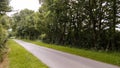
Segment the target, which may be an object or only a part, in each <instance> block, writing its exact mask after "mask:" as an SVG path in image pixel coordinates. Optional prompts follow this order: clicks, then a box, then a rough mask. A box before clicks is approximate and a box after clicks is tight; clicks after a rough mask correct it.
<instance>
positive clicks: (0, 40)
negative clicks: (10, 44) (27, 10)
mask: <svg viewBox="0 0 120 68" xmlns="http://www.w3.org/2000/svg"><path fill="white" fill-rule="evenodd" d="M10 10H11V8H10V6H9V0H0V62H1V61H2V60H3V55H4V53H5V52H6V51H5V48H6V46H5V43H6V41H7V38H8V31H7V30H8V29H9V28H10V23H9V21H10V17H8V16H7V15H6V12H8V11H10Z"/></svg>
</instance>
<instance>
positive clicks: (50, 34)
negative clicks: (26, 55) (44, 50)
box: [13, 0, 120, 51]
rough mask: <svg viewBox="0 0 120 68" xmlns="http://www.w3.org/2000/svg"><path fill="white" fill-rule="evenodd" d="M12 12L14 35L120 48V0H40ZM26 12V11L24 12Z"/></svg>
mask: <svg viewBox="0 0 120 68" xmlns="http://www.w3.org/2000/svg"><path fill="white" fill-rule="evenodd" d="M40 3H41V4H42V6H41V7H40V9H39V13H38V12H32V11H31V13H30V14H29V12H30V10H22V11H21V12H19V13H17V14H15V15H14V16H13V19H15V26H16V27H15V26H14V27H13V29H15V31H16V36H17V37H21V38H28V39H32V40H33V39H38V38H41V39H42V40H43V41H45V42H48V43H55V44H63V45H69V46H70V47H79V48H85V49H94V50H105V51H111V50H113V51H118V50H120V49H119V48H120V46H119V45H120V32H119V30H120V29H119V23H120V5H119V3H120V0H40ZM27 12H28V13H27Z"/></svg>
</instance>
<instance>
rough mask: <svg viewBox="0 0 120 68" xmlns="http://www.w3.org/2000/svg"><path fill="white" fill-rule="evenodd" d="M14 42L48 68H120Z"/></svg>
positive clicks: (26, 43) (18, 41)
mask: <svg viewBox="0 0 120 68" xmlns="http://www.w3.org/2000/svg"><path fill="white" fill-rule="evenodd" d="M15 41H16V42H17V43H19V44H20V45H21V46H23V47H24V48H25V49H26V50H28V51H29V52H31V53H32V54H33V55H34V56H36V57H37V58H38V59H39V60H41V61H42V62H43V63H45V64H46V65H47V66H48V67H49V68H120V67H117V66H114V65H110V64H106V63H102V62H98V61H94V60H91V59H88V58H84V57H80V56H76V55H72V54H68V53H65V52H61V51H57V50H53V49H50V48H46V47H42V46H38V45H35V44H31V43H28V42H24V41H21V40H15Z"/></svg>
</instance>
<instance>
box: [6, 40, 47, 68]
mask: <svg viewBox="0 0 120 68" xmlns="http://www.w3.org/2000/svg"><path fill="white" fill-rule="evenodd" d="M7 45H9V48H10V52H9V54H8V59H9V68H48V67H47V66H46V65H45V64H43V63H42V62H40V61H39V60H38V59H37V58H36V57H35V56H33V55H32V54H31V53H29V52H28V51H27V50H25V49H24V48H23V47H21V46H19V44H17V43H16V42H15V41H13V40H9V41H8V42H7Z"/></svg>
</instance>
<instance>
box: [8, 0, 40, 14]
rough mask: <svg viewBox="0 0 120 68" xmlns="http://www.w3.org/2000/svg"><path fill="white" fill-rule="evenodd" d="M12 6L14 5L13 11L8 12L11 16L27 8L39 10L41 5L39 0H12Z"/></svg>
mask: <svg viewBox="0 0 120 68" xmlns="http://www.w3.org/2000/svg"><path fill="white" fill-rule="evenodd" d="M10 6H11V7H12V10H13V11H12V12H9V13H7V15H9V16H11V15H12V14H14V13H16V12H17V11H20V10H23V9H25V8H27V9H30V10H34V11H37V10H38V9H39V7H40V4H39V0H11V2H10Z"/></svg>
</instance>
